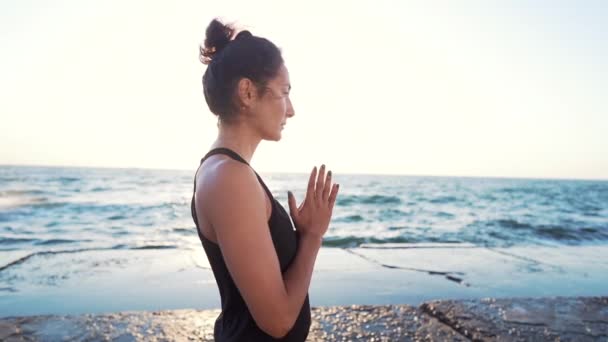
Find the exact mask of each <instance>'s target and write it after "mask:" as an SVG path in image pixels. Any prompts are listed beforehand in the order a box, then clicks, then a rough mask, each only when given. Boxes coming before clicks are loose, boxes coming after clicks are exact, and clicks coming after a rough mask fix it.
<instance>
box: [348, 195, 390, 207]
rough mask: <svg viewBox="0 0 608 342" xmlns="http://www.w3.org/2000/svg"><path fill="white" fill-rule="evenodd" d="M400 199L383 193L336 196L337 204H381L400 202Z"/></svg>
mask: <svg viewBox="0 0 608 342" xmlns="http://www.w3.org/2000/svg"><path fill="white" fill-rule="evenodd" d="M400 203H401V199H400V198H399V197H397V196H385V195H370V196H364V195H346V196H342V197H338V200H337V201H336V204H337V205H338V206H349V205H353V204H366V205H383V204H400Z"/></svg>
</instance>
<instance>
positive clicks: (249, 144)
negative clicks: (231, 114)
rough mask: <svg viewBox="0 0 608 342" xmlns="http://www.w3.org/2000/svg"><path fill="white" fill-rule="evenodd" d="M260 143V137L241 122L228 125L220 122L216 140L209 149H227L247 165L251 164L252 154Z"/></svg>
mask: <svg viewBox="0 0 608 342" xmlns="http://www.w3.org/2000/svg"><path fill="white" fill-rule="evenodd" d="M260 141H262V139H261V138H260V136H259V135H258V134H256V132H255V131H254V130H252V129H251V128H250V127H249V126H248V125H245V124H244V123H242V122H239V121H237V122H234V123H230V124H227V123H222V122H220V124H219V132H218V135H217V139H215V142H214V143H213V145H211V148H216V147H225V148H229V149H231V150H233V151H234V152H236V153H238V154H239V155H240V156H241V157H243V159H245V160H246V161H247V163H251V159H252V158H253V153H254V152H255V149H256V148H257V147H258V144H259V143H260Z"/></svg>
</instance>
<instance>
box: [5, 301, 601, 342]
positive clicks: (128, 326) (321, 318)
mask: <svg viewBox="0 0 608 342" xmlns="http://www.w3.org/2000/svg"><path fill="white" fill-rule="evenodd" d="M218 315H219V310H168V311H153V312H149V311H142V312H119V313H111V314H96V315H90V314H88V315H77V316H58V315H47V316H28V317H9V318H3V319H0V340H2V341H61V340H70V341H108V340H112V341H188V340H193V341H212V340H213V324H214V322H215V319H216V317H217V316H218ZM312 319H313V321H312V326H311V330H310V333H309V338H308V341H469V340H475V341H498V340H500V341H530V340H531V341H537V340H543V341H544V340H559V341H596V340H605V339H607V338H608V297H579V298H536V299H534V298H524V299H493V298H489V299H482V300H445V301H433V302H428V303H425V304H423V305H421V306H420V307H418V308H416V307H412V306H409V305H351V306H330V307H314V308H312Z"/></svg>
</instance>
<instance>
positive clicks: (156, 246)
mask: <svg viewBox="0 0 608 342" xmlns="http://www.w3.org/2000/svg"><path fill="white" fill-rule="evenodd" d="M177 248H179V247H178V246H175V245H144V246H137V247H131V248H129V249H132V250H140V249H177Z"/></svg>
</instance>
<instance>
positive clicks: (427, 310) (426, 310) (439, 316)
mask: <svg viewBox="0 0 608 342" xmlns="http://www.w3.org/2000/svg"><path fill="white" fill-rule="evenodd" d="M419 309H420V311H422V313H423V314H425V315H428V316H431V317H433V318H435V319H436V320H438V321H439V322H440V323H441V324H443V325H445V326H446V327H448V328H450V329H452V330H453V331H454V332H456V333H458V334H459V335H460V336H462V337H464V338H466V339H467V340H469V341H475V342H477V341H481V340H479V339H473V338H472V337H471V336H470V334H469V332H468V331H467V330H466V329H464V328H463V327H461V326H459V325H458V323H457V322H452V320H451V319H449V318H448V317H447V316H446V315H445V314H444V313H442V312H439V311H436V310H434V309H433V307H432V306H431V305H430V304H429V303H423V304H422V305H420V306H419Z"/></svg>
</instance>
